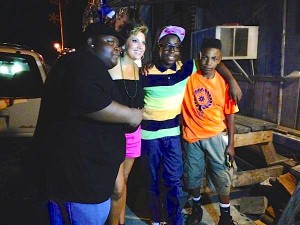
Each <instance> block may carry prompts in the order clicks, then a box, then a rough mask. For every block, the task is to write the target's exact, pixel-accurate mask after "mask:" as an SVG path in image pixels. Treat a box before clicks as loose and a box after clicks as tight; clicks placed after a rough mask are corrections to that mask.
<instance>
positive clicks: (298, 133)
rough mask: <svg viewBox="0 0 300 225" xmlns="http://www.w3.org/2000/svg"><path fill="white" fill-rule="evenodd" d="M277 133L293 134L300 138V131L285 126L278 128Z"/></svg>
mask: <svg viewBox="0 0 300 225" xmlns="http://www.w3.org/2000/svg"><path fill="white" fill-rule="evenodd" d="M274 130H275V131H278V132H280V133H285V134H292V135H295V136H297V137H300V130H295V129H292V128H289V127H284V126H277V127H276V128H274Z"/></svg>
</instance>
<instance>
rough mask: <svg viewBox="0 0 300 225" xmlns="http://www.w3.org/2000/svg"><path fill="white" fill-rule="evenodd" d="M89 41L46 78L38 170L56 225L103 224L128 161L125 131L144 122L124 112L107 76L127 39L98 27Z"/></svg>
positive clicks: (39, 126)
mask: <svg viewBox="0 0 300 225" xmlns="http://www.w3.org/2000/svg"><path fill="white" fill-rule="evenodd" d="M84 35H85V43H84V45H83V46H82V48H81V49H79V50H78V51H76V52H74V53H70V54H67V55H65V56H62V57H60V59H59V60H58V61H57V62H56V64H55V65H54V66H53V68H52V70H51V72H50V74H49V76H48V77H47V80H46V83H45V87H44V94H43V97H42V102H41V107H40V114H39V119H38V124H37V128H36V132H35V136H34V138H35V139H34V140H35V148H34V149H35V151H34V153H35V154H34V156H35V157H34V158H35V159H36V160H35V161H34V162H35V163H34V164H32V166H35V168H36V171H38V173H37V174H36V177H35V178H36V181H38V185H39V190H40V196H41V197H42V199H43V200H46V201H47V205H48V212H49V218H50V223H51V225H58V224H63V221H64V222H65V223H66V224H67V223H70V224H89V225H94V224H95V225H96V224H97V225H99V224H104V222H105V220H106V217H107V215H108V212H109V208H110V195H111V193H112V190H113V187H114V183H115V179H116V175H117V172H118V169H119V166H120V164H121V163H122V161H123V160H124V157H125V135H124V130H123V125H124V124H130V125H132V126H137V125H138V124H139V123H140V122H141V119H142V113H141V111H140V110H138V109H131V108H128V107H127V106H124V105H122V100H121V96H120V94H119V92H118V91H117V88H115V87H114V83H113V81H112V79H111V77H110V75H109V73H108V71H107V70H108V69H111V68H112V67H114V66H115V65H116V64H117V60H118V57H119V54H120V48H119V46H120V45H122V44H123V43H124V40H123V39H122V37H120V36H119V34H118V33H117V32H116V31H114V30H113V29H112V28H110V27H108V26H107V25H104V24H101V23H99V22H97V23H95V24H92V25H90V26H88V27H87V28H86V30H85V32H84Z"/></svg>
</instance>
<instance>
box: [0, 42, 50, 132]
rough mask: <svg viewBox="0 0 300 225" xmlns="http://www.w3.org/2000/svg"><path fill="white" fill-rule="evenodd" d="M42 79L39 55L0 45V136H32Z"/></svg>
mask: <svg viewBox="0 0 300 225" xmlns="http://www.w3.org/2000/svg"><path fill="white" fill-rule="evenodd" d="M45 79H46V67H45V63H44V60H43V57H42V56H41V55H40V54H38V53H37V52H35V51H33V50H31V49H30V48H27V47H23V46H20V45H12V44H1V43H0V136H3V135H9V136H10V135H21V136H22V135H23V136H24V135H26V136H28V135H29V136H32V134H33V131H34V128H35V125H36V121H37V117H38V111H39V105H40V97H41V91H42V85H43V83H44V81H45Z"/></svg>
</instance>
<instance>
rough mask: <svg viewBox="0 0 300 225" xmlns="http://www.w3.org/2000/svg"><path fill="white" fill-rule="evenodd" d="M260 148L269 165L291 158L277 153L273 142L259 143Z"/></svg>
mask: <svg viewBox="0 0 300 225" xmlns="http://www.w3.org/2000/svg"><path fill="white" fill-rule="evenodd" d="M259 148H260V149H261V151H262V153H263V155H264V157H265V160H266V163H267V165H274V164H278V163H280V162H284V161H288V160H289V159H288V158H286V157H284V156H282V155H279V154H277V153H276V151H275V147H274V144H273V142H268V143H263V144H259Z"/></svg>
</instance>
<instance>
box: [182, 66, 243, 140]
mask: <svg viewBox="0 0 300 225" xmlns="http://www.w3.org/2000/svg"><path fill="white" fill-rule="evenodd" d="M238 111H239V109H238V107H237V106H236V105H235V102H234V101H232V100H230V97H229V88H228V84H227V83H226V82H225V80H224V79H223V78H222V77H221V75H220V74H219V73H218V72H217V71H215V76H214V78H212V79H206V78H205V77H203V76H202V74H201V71H200V70H199V71H197V72H195V73H193V74H192V75H191V76H190V79H189V80H188V82H187V85H186V89H185V94H184V99H183V104H182V118H183V138H184V139H185V140H186V141H187V142H190V143H193V142H196V141H198V140H201V139H204V138H210V137H213V136H215V135H217V134H218V133H220V132H222V131H223V130H224V129H225V128H226V124H225V115H226V114H232V113H236V112H238Z"/></svg>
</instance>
